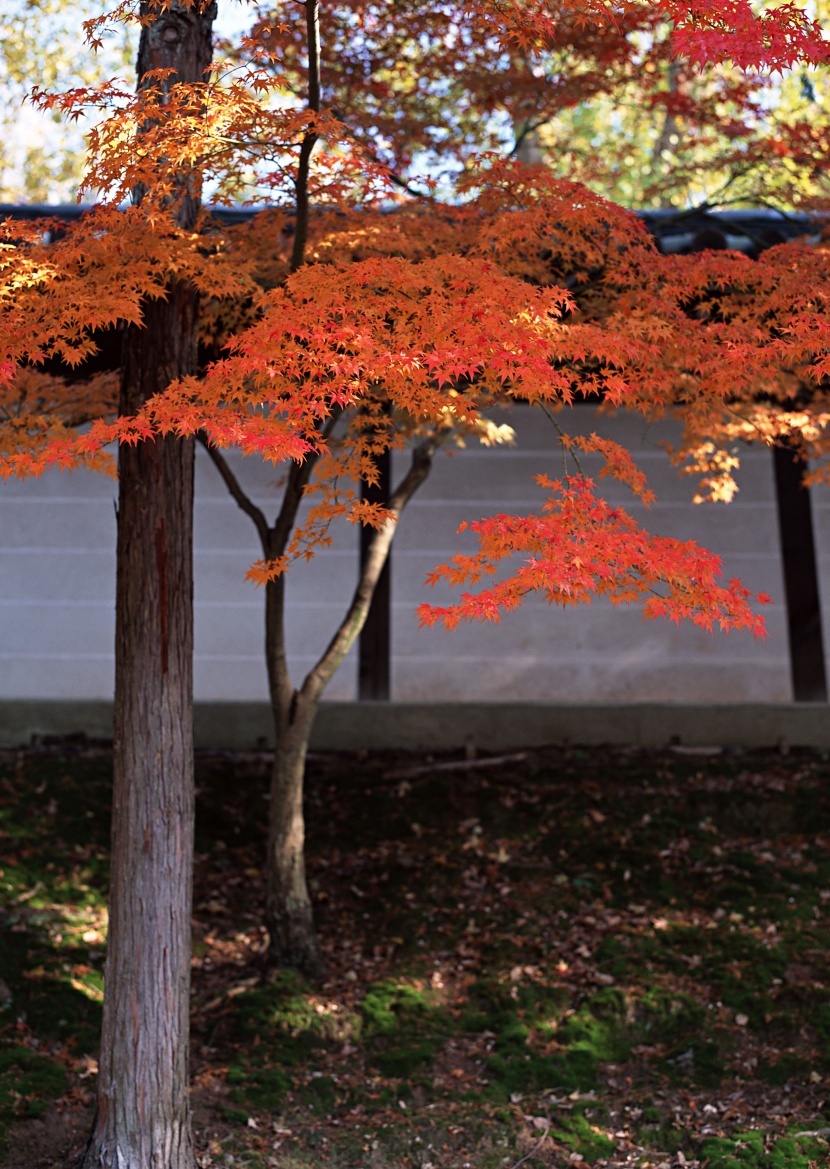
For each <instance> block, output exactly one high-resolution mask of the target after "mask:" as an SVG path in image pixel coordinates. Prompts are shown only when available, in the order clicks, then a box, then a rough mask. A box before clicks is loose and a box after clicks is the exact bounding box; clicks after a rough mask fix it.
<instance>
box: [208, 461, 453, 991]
mask: <svg viewBox="0 0 830 1169" xmlns="http://www.w3.org/2000/svg"><path fill="white" fill-rule="evenodd" d="M434 452H435V442H434V440H430V441H425V442H423V443H422V444H421V445H420V446H418V447H416V448H415V450H414V451H413V452H412V465H411V467H410V469H409V471H408V473H407V474H406V475H405V476H404V478H403V479H402V481H401V482H400V484H399V485H398V487H397V489H396V490H395V492H394V493H393V495H392V498H391V499H390V500H389V502H388V508H389V512H390V516H389V519H388V520H387V521H386V522H385V523H384V524H383V526H382V527H381V528H380V529H379V530H377V531H376V532H375V533H374V535H373V537H372V539H371V541H370V542H369V544H368V547H367V548H366V549H365V555H364V556H362V557H361V567H360V573H359V577H358V582H357V587H356V589H355V591H354V595H353V597H352V601H351V604H350V605H349V607H348V609H347V611H346V613H345V614H344V616H343V619H342V621H341V622H340V625H339V626H338V628H337V629H336V630H335V632H334V635H333V636H332V639H331V641H330V642H329V644H328V646H327V647H326V649H325V651H324V652H323V654H322V656H321V657H320V659H319V660H318V662H317V663H316V665H315V666H314V667H313V668H312V669H311V670H310V671H309V673H308V674H307V675H306V677H305V680H304V682H303V684H302V686H301V687H300V689H299V690H294V689H293V688H292V686H291V681H290V675H289V672H288V662H287V657H286V640H285V577H284V576H280V577H277V579H276V580H273V581H270V582H269V583H268V584H267V585H266V592H265V657H266V661H267V664H268V684H269V690H270V696H271V709H272V712H273V716H274V731H275V734H276V751H275V753H274V770H273V773H272V777H271V801H270V809H269V822H268V856H267V865H266V897H265V924H266V926H267V928H268V935H269V942H268V954H267V961H268V965H269V966H293V967H294V968H295V969H297V970H301V971H302V972H303V973H304V974H308V975H310V976H311V977H312V978H317V977H319V976H320V975H321V974H322V972H323V963H322V959H321V956H320V949H319V946H318V944H317V935H316V933H315V929H314V915H313V912H312V908H311V898H310V897H309V895H308V886H307V884H306V874H305V821H304V819H303V781H304V777H305V762H306V753H307V751H308V744H309V740H310V738H311V729H312V726H313V724H314V717H315V715H316V713H317V707H318V705H319V703H320V699H321V697H322V695H323V691H324V690H325V688H326V686H327V685H328V683H329V682H330V681H331V678H332V677H333V675H334V674H335V672H336V671H337V669H338V667H339V666H340V664H341V663H342V661H343V659H344V658H345V656H346V654H347V653H348V652H349V650H350V649H351V647H352V646H353V645H354V643H355V641H356V640H357V638H358V637H359V636H360V632H361V630H362V629H363V627H364V625H365V623H366V617H367V614H368V612H369V608H370V606H371V603H372V597H373V596H374V593H375V589H376V588H377V584H378V581H379V580H380V577H381V575H382V573H383V568H384V565H385V564H386V563H387V562H388V557H389V549H390V547H391V545H392V539H393V537H394V534H395V530H396V528H397V525H398V520H399V519H400V516H401V513H402V512H403V509H404V508H405V507H406V505H407V503H408V502H409V500H410V499H411V498H412V496H413V495H414V494H415V492H416V491H417V490H418V488H419V487H420V486H421V484H422V483H423V482H424V480H425V479H426V478H427V476H428V475H429V472H430V468H431V467H432V458H433V455H434ZM220 465H221V463H220ZM301 474H302V472H296V473H295V480H294V482H293V484H292V483H291V482H290V483H289V489H290V488H292V487H293V488H294V489H295V494H296V500H294V501H289V505H288V506H287V507H286V504H285V503H284V505H283V508H284V510H283V513H282V515H283V517H284V516H286V515H287V516H289V517H290V520H289V521H288V530H290V527H291V526H292V525H293V523H294V518H295V517H296V511H297V506H298V504H299V500H300V499H301V498H302V490H301V484H302V482H303V480H302V479H301ZM223 475H224V477H225V479H226V482H228V481H229V482H230V483H232V484H233V487H232V490H233V491H234V495H235V498H236V499H237V502H238V503H239V504H240V506H242V507H244V508H245V510H247V511H248V512H249V514H251V517H252V518H253V519H254V520H255V522H256V524H257V528H258V530H259V531H260V536H261V539H262V542H263V551H264V553H265V556H266V559H273V558H274V557H275V556H277V555H279V554H281V552H282V551H283V550H284V547H285V543H284V541H283V542H281V540H282V534H281V529H280V524H279V521H278V524H277V527H276V528H273V529H270V530H269V529H268V527H267V524H266V523H265V519H264V517H263V516H262V514H261V513H258V512H257V509H256V508H255V507H254V506H253V505H252V504H251V503H250V501H248V500H247V499H246V500H245V501H244V502H243V496H242V492H241V489H240V488H239V485H238V484H237V483H236V481H235V479H233V476H232V475H231V473H230V471H229V469H228V468H227V467H225V470H224V471H223ZM306 480H307V477H306ZM286 498H288V496H287V497H286Z"/></svg>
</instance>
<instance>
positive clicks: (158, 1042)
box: [84, 5, 212, 1169]
mask: <svg viewBox="0 0 830 1169" xmlns="http://www.w3.org/2000/svg"><path fill="white" fill-rule="evenodd" d="M142 7H144V6H142ZM211 22H212V13H211V12H208V13H203V14H199V13H198V12H196V11H194V10H191V11H187V10H184V9H180V8H178V7H177V6H175V5H174V7H173V8H172V9H171V11H170V12H168V13H167V14H165V15H164V16H161V17H159V18H158V19H157V20H156V21H155V22H154V24H152V25H151V26H149V28H146V29H145V30H144V31H143V32H142V36H141V43H140V46H139V56H138V61H139V84H141V79H142V77H143V74H144V73H145V72H146V71H147V70H148V69H156V68H163V67H173V68H175V69H176V70H177V76H178V78H180V79H181V80H185V81H190V80H201V79H202V78H203V76H204V73H205V70H206V69H207V68H208V67H209V64H210V53H211ZM173 80H175V78H174V79H173ZM151 83H152V82H151ZM165 84H170V82H169V81H168V82H166V83H165ZM183 185H184V184H183ZM185 189H186V188H185ZM141 194H142V193H141V192H137V193H136V197H138V198H140V197H141ZM197 211H198V192H197V191H193V190H186V197H185V198H184V199H183V201H182V203H181V206H180V208H179V210H178V217H179V220H180V222H181V224H182V226H185V227H190V226H192V224H193V222H194V218H195V215H196V212H197ZM197 324H198V295H197V293H196V292H195V290H194V289H193V288H191V287H190V286H188V285H186V284H178V285H175V286H174V287H172V288H171V289H170V290H169V296H168V299H167V300H165V301H155V302H149V303H147V304H146V305H145V309H144V327H143V328H141V329H139V328H133V327H131V328H130V329H129V330H128V332H127V335H126V338H125V350H124V360H123V366H122V385H121V400H120V409H121V412H122V413H125V414H130V413H133V412H134V411H135V410H136V409H138V408H139V407H140V406H141V404H142V403H143V402H144V401H146V400H147V398H149V397H151V396H152V395H153V394H156V393H158V392H160V391H162V390H164V389H165V388H166V387H167V385H169V383H170V382H171V381H172V380H173V379H174V378H177V377H180V376H182V375H183V374H190V373H193V372H195V371H196V368H197ZM193 454H194V451H193V442H192V440H191V441H182V440H180V439H177V438H175V437H167V438H164V439H159V440H156V441H154V442H147V443H141V444H139V445H138V446H135V447H128V446H125V447H122V448H121V452H120V455H119V503H118V551H117V600H116V667H115V674H116V676H115V760H114V767H115V772H114V793H113V820H112V869H111V877H110V917H109V937H108V942H107V959H106V969H105V991H104V1013H103V1028H102V1036H101V1056H100V1060H99V1076H98V1097H97V1108H96V1115H95V1121H94V1125H93V1131H92V1134H91V1136H90V1139H89V1142H88V1145H87V1149H86V1153H85V1156H84V1164H85V1166H86V1167H87V1169H93V1167H94V1169H193V1167H194V1165H195V1161H194V1157H193V1147H192V1138H191V1128H190V1107H189V1099H188V1090H189V1085H188V1080H189V1075H188V1063H189V1008H190V952H191V943H190V934H191V904H192V859H193V814H194V785H193V733H192V691H193V686H192V654H193V569H192V560H193V555H192V543H193V539H192V533H193Z"/></svg>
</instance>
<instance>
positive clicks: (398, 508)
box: [300, 439, 438, 702]
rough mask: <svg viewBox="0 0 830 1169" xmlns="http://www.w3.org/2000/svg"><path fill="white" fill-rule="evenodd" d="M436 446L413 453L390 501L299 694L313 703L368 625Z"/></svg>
mask: <svg viewBox="0 0 830 1169" xmlns="http://www.w3.org/2000/svg"><path fill="white" fill-rule="evenodd" d="M437 445H438V444H437V442H436V441H435V440H434V439H429V440H428V441H426V442H423V443H421V444H420V445H419V446H417V447H415V448H414V450H413V451H412V463H411V465H410V468H409V470H408V471H407V473H406V475H405V476H404V477H403V479H402V480H401V482H400V483H399V484H398V486H397V488H396V490H395V491H394V492H393V494H392V498H391V499H390V500H389V505H388V508H387V510H388V511H389V512H391V515H390V516H389V518H388V519H387V520H386V521H385V522H384V523H383V525H382V526H381V527H380V528H378V530H377V531H376V532H375V535H374V539H373V540H372V542H371V544H370V545H369V553H368V555H367V557H366V561H365V563H364V565H363V569H362V571H361V574H360V578H359V579H358V582H357V587H356V589H355V591H354V595H353V596H352V602H351V604H350V605H349V608H348V610H347V611H346V614H345V616H344V618H343V620H342V621H341V623H340V626H339V628H338V629H337V632H336V633H335V634H334V637H332V639H331V641H330V642H329V644H328V646H327V647H326V649H325V651H324V652H323V654H322V656H321V657H320V658H319V660H318V661H317V664H316V665H315V666H314V667H313V669H311V670H310V671H309V672H308V674H307V675H306V677H305V681H304V682H303V685H302V689H301V691H300V693H301V695H302V696H303V698H305V699H307V700H310V701H312V702H316V701H317V700H318V699H319V698H320V695H321V694H322V693H323V690H324V689H325V688H326V686H327V685H328V683H329V681H330V679H331V677H332V675H333V674H334V673H335V671H336V670H337V668H338V667H339V665H340V663H341V662H342V661H343V659H344V657H345V656H346V654H347V653H348V652H349V650H350V649H351V648H352V646H353V645H354V643H355V641H356V640H357V638H358V636H359V635H360V631H361V630H362V629H363V626H364V625H365V624H366V617H367V616H368V613H369V606H370V605H371V603H372V596H373V594H374V591H375V588H376V586H377V583H378V580H379V579H380V574H381V572H382V571H383V566H384V565H385V563H386V559H387V557H388V555H389V549H390V547H391V545H392V540H393V538H394V536H395V531H396V530H397V526H398V521H399V519H400V517H401V513H402V512H403V510H404V508H405V507H406V505H407V504H408V503H409V501H410V499H411V498H412V496H413V495H414V494H415V492H416V491H417V490H418V488H419V487H420V486H421V484H422V483H423V482H424V481H425V480H426V478H427V476H428V475H429V472H430V470H431V469H432V460H433V457H434V455H435V451H436V448H437Z"/></svg>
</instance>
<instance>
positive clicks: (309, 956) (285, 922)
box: [265, 577, 323, 978]
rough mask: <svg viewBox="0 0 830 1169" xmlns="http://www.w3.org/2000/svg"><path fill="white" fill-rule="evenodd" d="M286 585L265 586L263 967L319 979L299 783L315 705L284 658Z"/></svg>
mask: <svg viewBox="0 0 830 1169" xmlns="http://www.w3.org/2000/svg"><path fill="white" fill-rule="evenodd" d="M284 619H285V580H284V578H282V577H280V578H278V579H277V580H274V581H270V582H269V583H268V584H267V585H266V587H265V657H266V662H267V666H268V683H269V689H270V695H271V711H272V714H273V718H274V733H275V736H276V744H277V746H276V751H275V752H274V769H273V771H272V773H271V797H270V806H269V810H268V854H267V860H266V891H265V925H266V927H267V929H268V954H267V963H268V965H269V966H271V967H282V966H290V967H293V968H294V969H295V970H300V971H302V973H303V974H307V975H308V976H309V977H310V978H319V977H320V976H321V975H322V973H323V962H322V959H321V957H320V949H319V947H318V945H317V934H316V932H315V929H314V914H313V911H312V908H311V898H310V897H309V895H308V885H307V883H306V875H305V819H304V816H303V778H304V775H305V760H306V753H307V751H308V741H309V738H310V736H311V726H312V723H313V722H314V716H315V714H316V713H317V701H316V699H314V698H310V697H308V696H305V695H303V694H300V693H297V692H296V691H295V690H293V688H292V686H291V681H290V677H289V674H288V663H287V661H286V653H285V625H284Z"/></svg>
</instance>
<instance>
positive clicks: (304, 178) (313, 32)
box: [291, 0, 320, 272]
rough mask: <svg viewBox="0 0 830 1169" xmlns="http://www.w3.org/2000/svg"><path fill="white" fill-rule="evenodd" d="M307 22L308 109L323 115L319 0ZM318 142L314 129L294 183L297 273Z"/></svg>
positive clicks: (310, 6) (312, 0) (309, 7)
mask: <svg viewBox="0 0 830 1169" xmlns="http://www.w3.org/2000/svg"><path fill="white" fill-rule="evenodd" d="M305 23H306V38H307V47H308V108H309V110H310V111H311V112H312V113H314V114H319V112H320V8H319V3H318V0H307V3H306V6H305ZM316 145H317V131H316V130H312V131H310V132H309V133H308V134H306V135H305V136H304V138H303V141H302V145H301V146H300V161H299V162H298V164H297V178H296V180H295V183H294V191H295V195H296V205H297V222H296V225H295V230H294V248H293V250H292V253H291V271H292V272H296V271H297V269H298V268H301V267H302V265H303V263H304V262H305V247H306V242H307V240H308V174H309V169H310V166H311V154H312V151H313V150H314V147H315V146H316Z"/></svg>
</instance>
